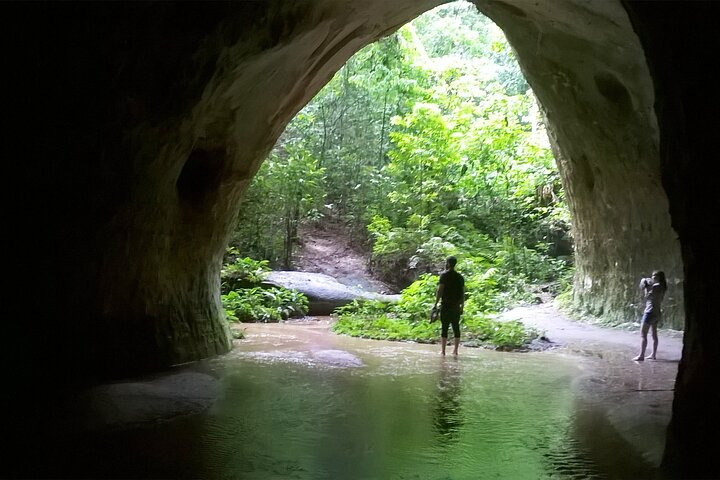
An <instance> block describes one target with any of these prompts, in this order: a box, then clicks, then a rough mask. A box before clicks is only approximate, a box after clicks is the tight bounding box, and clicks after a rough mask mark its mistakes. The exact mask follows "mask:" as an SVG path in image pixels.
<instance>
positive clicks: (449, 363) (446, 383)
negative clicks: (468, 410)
mask: <svg viewBox="0 0 720 480" xmlns="http://www.w3.org/2000/svg"><path fill="white" fill-rule="evenodd" d="M439 377H440V378H439V380H438V383H437V392H436V394H435V405H434V407H433V426H434V428H435V433H436V437H437V438H438V440H440V442H443V443H445V442H451V443H454V442H457V439H458V433H459V431H460V427H462V426H463V423H464V421H463V411H462V407H461V403H460V394H461V385H460V378H461V369H460V363H459V362H458V361H457V357H452V358H450V359H447V358H445V357H443V358H442V359H441V364H440V375H439Z"/></svg>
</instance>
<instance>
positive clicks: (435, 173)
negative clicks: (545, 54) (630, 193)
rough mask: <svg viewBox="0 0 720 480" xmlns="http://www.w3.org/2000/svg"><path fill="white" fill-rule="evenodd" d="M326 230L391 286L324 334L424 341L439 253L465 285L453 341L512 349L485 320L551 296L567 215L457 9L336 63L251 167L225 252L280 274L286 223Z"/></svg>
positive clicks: (484, 34) (289, 242)
mask: <svg viewBox="0 0 720 480" xmlns="http://www.w3.org/2000/svg"><path fill="white" fill-rule="evenodd" d="M328 221H331V222H334V223H340V224H342V225H343V226H344V227H345V228H346V230H347V231H348V232H349V235H350V236H351V237H352V240H353V241H354V243H355V244H356V245H362V246H364V247H365V248H367V249H368V252H369V254H370V255H371V262H372V271H373V273H374V274H375V275H376V276H377V277H379V278H381V279H382V280H384V281H385V282H387V283H389V284H391V285H394V286H395V287H397V288H398V290H402V289H404V290H403V300H402V302H400V304H399V305H394V306H387V305H386V306H381V305H378V304H374V303H368V304H364V305H355V306H351V307H347V308H344V309H343V310H342V311H341V312H340V321H339V322H338V324H337V326H336V329H337V331H338V332H344V333H350V334H355V335H365V336H369V337H373V338H397V339H400V338H406V339H415V340H418V341H428V340H430V339H432V338H433V337H436V336H437V332H436V329H437V328H436V326H429V325H427V313H428V311H429V304H430V303H431V302H432V301H433V293H434V285H435V284H436V282H437V276H436V275H433V274H434V273H437V272H438V270H439V267H440V266H441V265H442V264H443V261H444V258H445V257H446V256H448V255H455V256H457V257H458V258H459V259H460V263H459V265H458V270H459V271H460V272H461V273H463V274H464V275H465V277H466V282H467V285H468V295H469V297H468V303H467V307H468V308H467V309H466V312H465V315H464V316H463V321H464V328H465V329H466V330H467V332H466V333H467V336H466V337H465V338H466V339H474V340H477V341H478V342H490V343H494V344H503V345H518V344H519V343H521V342H522V341H523V340H522V338H528V336H529V335H530V334H529V332H524V331H523V330H522V328H520V327H519V326H517V325H504V326H499V325H496V324H494V323H492V322H491V321H490V320H488V314H490V313H492V312H496V311H499V310H502V309H504V308H507V307H508V306H511V305H513V304H515V303H518V302H522V301H532V300H533V299H534V298H535V297H536V296H537V293H538V291H539V288H540V286H541V285H542V286H543V288H544V289H545V290H548V289H549V290H550V291H551V292H552V293H557V292H558V291H560V290H562V289H563V288H566V286H567V284H568V282H567V280H568V279H569V278H570V276H571V269H572V265H571V263H572V262H571V260H572V252H571V248H570V247H569V245H570V243H569V241H568V240H567V239H568V232H569V215H568V210H567V207H566V205H565V202H564V194H563V191H562V188H561V184H560V178H559V175H558V172H557V169H556V168H555V165H554V159H553V156H552V153H551V150H550V148H549V144H548V141H547V136H546V135H545V133H544V128H543V122H542V116H541V113H540V109H539V108H538V106H537V104H536V101H535V98H534V96H533V94H532V92H531V91H530V90H529V87H528V86H527V84H526V83H525V80H524V78H523V76H522V74H521V72H520V69H519V67H518V65H517V63H516V62H515V60H514V55H513V52H512V50H511V49H510V47H509V46H508V44H507V42H506V41H505V38H504V36H503V35H502V32H501V31H500V30H499V29H498V28H497V27H496V26H495V25H494V24H492V22H491V21H489V20H488V19H487V18H485V17H483V16H482V15H479V14H478V13H477V12H476V11H475V7H474V6H473V5H472V4H469V3H465V2H457V3H452V4H449V5H445V6H443V7H440V8H437V9H435V10H433V11H431V12H428V13H427V14H425V15H423V16H421V17H419V18H418V19H416V20H415V21H413V22H411V23H410V24H408V25H406V26H405V27H403V28H402V29H400V30H399V31H398V32H396V33H395V34H393V35H391V36H389V37H387V38H384V39H382V40H380V41H378V42H376V43H374V44H372V45H369V46H367V47H366V48H364V49H363V50H361V51H360V52H358V53H357V54H356V55H355V56H354V57H352V58H351V59H350V60H349V61H348V62H347V64H346V65H345V66H344V67H343V68H342V69H341V70H340V71H339V72H338V73H337V74H336V75H335V77H334V78H333V79H332V80H331V81H330V82H329V83H328V85H327V86H326V87H325V88H324V89H323V90H322V91H321V92H320V93H319V94H318V95H317V96H316V97H315V99H313V101H312V102H310V103H309V104H308V105H307V106H306V107H305V108H304V109H303V110H302V111H301V112H300V113H299V114H298V115H297V116H296V117H295V119H294V120H293V121H292V122H291V123H290V125H289V126H288V128H287V130H286V131H285V133H284V134H283V136H282V137H281V138H280V139H279V141H278V143H277V145H276V147H275V149H274V150H273V152H272V154H271V155H270V156H269V158H268V159H267V160H266V161H265V163H264V164H263V166H262V168H261V170H260V171H259V173H258V175H257V176H256V178H255V180H254V182H253V184H252V185H251V187H250V188H249V191H248V193H247V195H246V197H245V199H244V201H243V205H242V209H241V214H240V218H239V222H238V227H237V229H236V232H235V236H234V238H233V240H232V245H233V246H234V247H235V248H237V249H238V250H239V251H240V252H242V253H243V255H246V256H249V257H252V258H259V259H263V260H266V261H268V264H269V265H271V266H273V267H277V266H279V267H282V268H290V267H291V266H292V265H291V263H292V252H293V247H294V245H295V243H296V240H297V236H298V228H299V226H300V225H302V224H303V223H310V222H328ZM563 242H565V244H563ZM423 320H424V321H425V322H424V323H423ZM516 330H517V332H516ZM501 331H504V332H505V333H497V334H495V333H492V332H501ZM494 335H496V336H494ZM503 335H505V337H507V338H499V337H502V336H503Z"/></svg>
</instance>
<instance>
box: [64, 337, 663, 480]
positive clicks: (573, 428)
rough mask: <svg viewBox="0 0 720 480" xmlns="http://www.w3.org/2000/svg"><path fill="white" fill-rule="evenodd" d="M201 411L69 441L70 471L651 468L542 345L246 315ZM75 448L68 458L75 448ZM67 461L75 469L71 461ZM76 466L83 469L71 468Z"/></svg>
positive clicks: (562, 360)
mask: <svg viewBox="0 0 720 480" xmlns="http://www.w3.org/2000/svg"><path fill="white" fill-rule="evenodd" d="M246 333H247V339H245V340H241V341H238V342H237V344H236V347H235V349H234V350H233V351H232V352H231V353H230V354H228V355H225V356H223V357H220V358H216V359H214V360H212V361H208V362H204V363H202V364H198V365H193V366H192V367H190V369H191V370H192V371H194V372H198V371H199V372H202V373H203V374H208V375H210V376H211V377H213V378H215V379H217V384H218V392H219V393H218V397H217V399H216V400H215V401H214V402H213V403H212V405H211V406H210V407H209V408H208V409H206V410H204V411H203V412H202V413H199V414H193V415H186V416H181V417H177V418H174V419H171V420H168V421H165V422H161V423H155V424H152V425H145V426H143V427H139V428H130V429H125V430H113V431H110V432H106V433H102V434H94V435H93V436H92V438H91V439H89V440H88V439H87V438H86V439H85V440H87V441H84V440H80V441H77V442H76V443H75V444H74V446H73V448H72V450H71V452H65V453H63V454H62V455H63V456H64V457H63V458H66V460H67V462H70V463H69V465H72V464H73V463H78V464H79V465H82V467H81V469H80V470H74V469H73V468H72V467H70V468H69V469H68V472H71V476H74V477H75V476H78V477H79V476H87V477H123V478H202V479H216V478H217V479H220V478H228V479H263V480H266V479H288V478H289V479H486V478H503V479H541V478H557V479H570V478H573V479H574V478H577V479H592V478H651V475H652V474H651V469H650V467H649V466H648V465H647V463H646V462H644V461H643V460H642V458H639V457H638V456H636V455H633V454H632V452H631V450H632V449H629V448H628V446H627V445H626V444H624V443H623V442H622V440H620V439H619V438H618V436H617V435H616V434H615V433H614V432H613V429H612V428H610V427H609V426H608V424H607V423H606V422H604V421H603V415H602V412H601V411H599V410H598V408H597V405H595V406H593V405H591V404H589V403H588V402H586V401H584V400H582V396H581V395H580V394H579V391H580V390H581V388H579V385H580V384H581V383H582V381H583V378H587V377H586V375H587V374H588V371H587V365H584V363H583V362H580V363H578V360H577V358H575V357H571V356H564V355H559V354H548V353H501V352H493V351H486V350H481V349H474V348H461V350H460V355H459V356H458V357H453V356H451V355H448V356H446V357H442V356H441V355H440V354H439V347H438V346H436V345H417V344H409V343H398V342H382V341H368V340H362V339H354V338H349V337H342V336H336V335H332V334H328V333H327V325H322V324H319V323H318V324H315V325H311V324H297V325H290V324H285V325H277V324H275V325H272V324H266V325H252V326H250V327H249V328H248V331H247V332H246ZM72 457H75V458H72ZM75 467H76V468H80V467H78V465H75ZM81 474H82V475H81Z"/></svg>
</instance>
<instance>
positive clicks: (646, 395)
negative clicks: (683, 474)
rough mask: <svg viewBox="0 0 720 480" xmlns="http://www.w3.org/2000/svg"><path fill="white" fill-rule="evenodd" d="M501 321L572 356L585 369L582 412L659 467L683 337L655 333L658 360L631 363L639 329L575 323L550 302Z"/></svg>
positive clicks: (580, 384) (579, 385) (675, 333)
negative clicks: (519, 325) (518, 324)
mask: <svg viewBox="0 0 720 480" xmlns="http://www.w3.org/2000/svg"><path fill="white" fill-rule="evenodd" d="M503 318H505V319H508V320H520V321H522V322H523V323H525V324H526V325H527V326H531V327H534V328H537V329H538V330H541V331H543V332H544V335H545V337H546V338H547V339H548V340H549V345H550V346H551V348H550V350H549V351H551V352H555V353H557V354H561V355H571V356H573V357H577V359H578V361H579V362H581V363H582V364H583V365H584V368H585V369H586V370H587V374H586V375H585V376H583V377H581V378H580V379H579V380H578V382H577V386H576V387H577V390H578V392H579V394H580V398H581V399H582V401H583V402H585V403H586V407H587V408H589V409H592V410H596V413H597V414H598V415H601V416H602V417H604V418H605V419H606V420H607V425H610V426H611V427H612V428H613V429H615V432H616V433H617V436H618V442H620V443H625V444H626V447H627V448H628V449H630V451H633V452H637V453H639V454H640V455H641V456H642V457H643V458H644V459H645V460H646V461H647V462H648V463H649V464H650V465H652V466H654V467H657V466H658V465H659V464H660V461H661V459H662V453H663V449H664V446H665V432H666V428H667V425H668V423H669V421H670V416H671V412H672V400H673V393H674V386H675V378H676V376H677V370H678V364H679V362H680V358H681V356H682V334H683V332H680V331H676V330H660V331H659V332H658V345H659V346H658V353H657V360H646V361H644V362H636V361H633V360H632V358H633V357H635V355H637V353H638V351H639V349H640V340H641V338H640V326H639V325H637V328H636V329H635V330H626V329H619V328H608V327H604V326H599V325H593V324H590V323H584V322H580V321H574V320H571V319H570V318H568V317H567V316H566V315H565V314H563V313H562V312H561V311H560V310H558V308H557V307H556V306H555V305H554V304H552V303H547V304H540V305H533V306H530V307H520V308H516V309H513V310H511V311H509V312H506V313H505V314H504V315H503ZM648 343H650V344H652V339H651V338H650V336H648Z"/></svg>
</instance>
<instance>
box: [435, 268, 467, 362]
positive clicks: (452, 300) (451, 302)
mask: <svg viewBox="0 0 720 480" xmlns="http://www.w3.org/2000/svg"><path fill="white" fill-rule="evenodd" d="M455 265H457V258H455V257H448V258H447V260H446V261H445V271H444V272H442V273H441V274H440V281H439V283H438V288H437V291H436V292H435V306H433V310H436V309H437V304H438V302H439V301H442V303H441V304H440V323H441V324H442V332H441V334H440V345H441V346H442V354H443V355H445V346H446V345H447V337H448V327H450V326H451V325H452V329H453V335H454V336H455V338H454V341H455V349H454V350H453V355H457V354H458V347H459V346H460V315H462V313H463V307H464V306H465V279H464V278H463V276H462V275H460V274H459V273H458V272H456V271H455Z"/></svg>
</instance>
